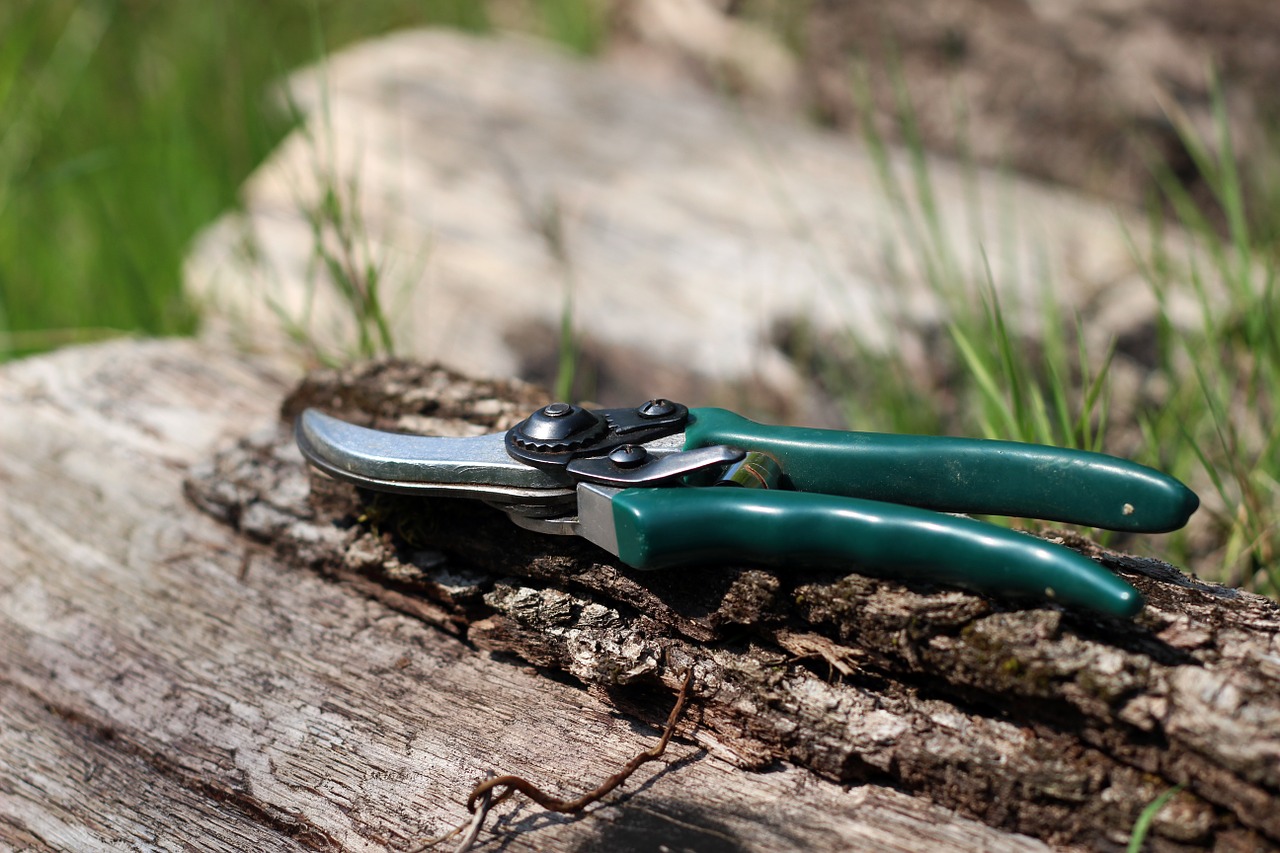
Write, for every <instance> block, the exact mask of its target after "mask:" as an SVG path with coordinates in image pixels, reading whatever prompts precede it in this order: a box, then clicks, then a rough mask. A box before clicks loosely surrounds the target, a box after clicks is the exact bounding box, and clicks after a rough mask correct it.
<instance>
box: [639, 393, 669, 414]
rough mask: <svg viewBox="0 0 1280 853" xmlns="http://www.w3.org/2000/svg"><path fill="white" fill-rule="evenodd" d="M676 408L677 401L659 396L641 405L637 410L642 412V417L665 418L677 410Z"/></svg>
mask: <svg viewBox="0 0 1280 853" xmlns="http://www.w3.org/2000/svg"><path fill="white" fill-rule="evenodd" d="M675 410H676V406H675V403H672V402H671V401H670V400H664V399H662V398H661V397H659V398H658V399H656V400H650V401H649V402H647V403H645V404H643V405H641V406H640V408H639V409H637V410H636V411H638V412H639V413H640V417H642V418H665V417H666V416H667V415H670V414H672V413H673V412H675Z"/></svg>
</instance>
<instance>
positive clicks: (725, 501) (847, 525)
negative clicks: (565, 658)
mask: <svg viewBox="0 0 1280 853" xmlns="http://www.w3.org/2000/svg"><path fill="white" fill-rule="evenodd" d="M612 503H613V521H614V529H615V532H616V534H617V545H618V556H619V557H621V558H622V560H623V562H625V563H627V564H629V565H631V566H633V567H635V568H639V569H660V568H667V567H671V566H676V565H685V564H693V563H698V562H717V561H719V562H724V561H733V560H745V561H748V562H752V563H763V564H771V565H779V566H787V565H807V566H838V567H840V568H843V569H846V570H853V571H857V572H860V573H863V574H870V575H877V576H881V577H892V578H904V579H905V578H919V579H923V580H931V581H938V582H941V583H947V584H953V585H955V586H961V587H966V588H968V589H972V590H975V591H978V592H982V593H987V594H991V595H998V596H999V595H1003V596H1010V595H1013V596H1033V597H1037V598H1046V597H1047V598H1050V599H1053V600H1055V601H1059V602H1062V603H1064V604H1070V605H1076V606H1080V607H1085V608H1089V609H1091V610H1095V611H1098V612H1100V613H1104V614H1107V615H1110V616H1122V617H1130V616H1133V615H1135V614H1136V613H1138V612H1139V611H1140V610H1141V609H1142V606H1143V601H1142V596H1141V595H1139V594H1138V592H1137V591H1136V590H1135V589H1134V588H1133V587H1131V586H1129V585H1128V584H1127V583H1125V582H1124V581H1123V580H1121V579H1120V578H1118V577H1116V576H1115V575H1113V574H1111V573H1110V572H1108V571H1107V570H1106V569H1104V568H1103V567H1102V566H1100V565H1098V564H1097V563H1095V562H1093V561H1092V560H1090V559H1088V558H1086V557H1084V556H1081V555H1080V554H1077V553H1076V552H1074V551H1071V550H1069V549H1067V548H1063V547H1060V546H1057V545H1053V544H1050V543H1048V542H1044V541H1041V540H1039V539H1036V538H1034V537H1032V536H1028V535H1026V534H1023V533H1017V532H1014V531H1012V530H1006V529H1004V528H1000V527H995V526H993V525H991V524H987V523H985V522H982V521H976V520H974V519H970V518H955V517H949V516H943V515H939V514H938V513H935V512H930V511H929V510H922V509H916V508H914V507H908V506H899V505H894V504H886V503H881V502H879V501H868V500H862V499H858V498H842V497H833V496H831V495H823V494H812V493H807V492H789V491H780V490H765V489H735V488H684V487H673V488H665V489H644V488H635V489H627V490H625V491H622V492H619V493H618V494H616V495H614V497H613V501H612Z"/></svg>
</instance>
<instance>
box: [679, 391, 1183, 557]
mask: <svg viewBox="0 0 1280 853" xmlns="http://www.w3.org/2000/svg"><path fill="white" fill-rule="evenodd" d="M711 444H726V445H730V446H733V447H741V448H744V449H748V450H762V451H765V452H767V453H770V454H772V455H773V456H775V457H776V458H777V459H778V461H779V462H780V463H781V464H782V470H783V472H784V473H785V474H786V477H787V478H788V480H789V481H790V483H789V484H788V485H789V487H791V488H794V489H796V490H797V491H801V492H820V493H823V494H828V495H844V496H847V497H856V498H868V499H871V500H877V501H885V502H888V503H893V504H908V505H911V506H918V507H925V508H927V509H933V510H938V511H941V512H963V513H973V514H977V515H1009V516H1018V517H1021V518H1039V519H1045V520H1048V521H1062V522H1066V523H1069V524H1083V525H1088V526H1090V527H1103V528H1107V529H1109V530H1123V531H1132V532H1146V533H1160V532H1164V531H1168V530H1176V529H1177V528H1179V527H1182V526H1183V525H1184V524H1186V523H1187V519H1188V518H1189V517H1190V516H1191V513H1193V512H1195V510H1196V507H1197V506H1199V504H1200V499H1199V498H1198V497H1196V494H1195V492H1193V491H1191V490H1190V489H1188V488H1187V487H1186V486H1184V485H1183V484H1182V483H1181V482H1179V481H1178V480H1175V479H1174V478H1172V477H1169V476H1166V475H1165V474H1162V473H1160V472H1159V471H1155V470H1153V469H1151V468H1147V467H1146V466H1144V465H1138V464H1136V463H1134V462H1129V461H1126V460H1124V459H1117V458H1116V457H1114V456H1107V455H1104V454H1101V453H1089V452H1087V451H1081V450H1063V449H1061V448H1056V447H1046V446H1043V445H1037V444H1021V443H1018V442H1012V441H987V440H983V439H969V438H946V437H938V436H911V435H888V434H881V433H870V432H841V431H838V430H822V429H804V428H799V427H779V426H768V425H765V424H758V423H756V422H754V421H750V420H747V419H746V418H744V417H742V416H740V415H737V414H734V413H733V412H730V411H726V410H724V409H694V410H692V412H691V417H690V422H689V425H688V427H687V429H686V431H685V448H686V449H688V450H692V449H694V448H698V447H705V446H707V445H711Z"/></svg>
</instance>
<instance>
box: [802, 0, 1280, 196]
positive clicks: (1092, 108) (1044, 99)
mask: <svg viewBox="0 0 1280 853" xmlns="http://www.w3.org/2000/svg"><path fill="white" fill-rule="evenodd" d="M803 26H804V31H805V38H804V43H805V59H804V67H803V70H802V72H801V75H802V77H803V81H804V83H803V85H804V86H805V88H806V90H807V92H808V94H807V98H808V99H810V100H811V101H812V102H813V104H814V106H815V108H816V109H817V110H818V111H819V112H821V113H822V114H824V115H825V116H826V117H827V118H828V119H829V120H830V121H832V122H833V123H835V124H837V125H841V126H847V127H849V128H850V129H851V130H852V131H853V132H855V133H858V132H860V130H859V123H860V122H859V119H860V118H861V116H860V115H859V110H858V99H857V97H856V96H855V88H854V86H853V85H851V80H852V77H851V74H850V69H851V67H852V66H854V65H861V66H862V67H863V68H864V69H865V70H866V72H867V76H868V81H869V83H870V94H871V98H872V103H873V105H874V115H873V116H872V118H873V120H874V122H875V123H876V125H877V126H878V127H879V128H880V130H881V131H882V132H884V133H886V134H888V135H890V136H891V137H892V136H893V135H894V134H895V133H896V128H897V125H898V120H899V118H900V115H901V106H900V93H901V92H903V91H905V93H906V94H907V96H908V98H909V99H910V101H911V104H912V115H913V118H914V120H915V121H916V123H917V124H918V126H919V132H920V135H921V137H922V139H923V141H924V144H925V145H926V147H928V148H930V149H931V150H935V151H945V152H950V153H952V154H956V155H961V154H963V155H965V156H972V157H974V158H976V159H977V160H978V161H979V162H984V163H1006V164H1008V165H1009V166H1011V167H1013V168H1014V169H1016V170H1017V171H1019V172H1022V173H1024V174H1029V175H1036V176H1040V177H1044V178H1051V179H1053V180H1055V181H1060V182H1062V183H1065V184H1068V185H1071V186H1075V187H1080V188H1083V189H1086V190H1088V191H1090V192H1094V193H1098V194H1100V195H1104V196H1107V197H1110V198H1117V199H1123V200H1126V201H1129V202H1141V201H1144V200H1145V198H1146V197H1147V196H1148V195H1149V194H1150V193H1151V192H1152V191H1153V189H1154V188H1155V182H1154V181H1153V179H1152V172H1151V169H1150V164H1151V163H1153V162H1156V161H1163V162H1165V163H1167V164H1168V165H1169V167H1170V168H1171V169H1172V171H1173V173H1174V175H1175V177H1177V178H1178V179H1179V180H1182V181H1184V182H1185V183H1187V184H1188V185H1189V186H1190V187H1191V189H1192V190H1193V192H1195V193H1196V194H1198V195H1200V196H1201V197H1202V199H1203V200H1205V201H1206V202H1207V201H1208V200H1209V198H1208V196H1209V194H1208V192H1207V189H1206V188H1203V187H1199V186H1198V180H1199V179H1198V176H1197V174H1196V173H1195V169H1194V168H1193V163H1192V161H1191V158H1190V156H1189V154H1188V153H1187V151H1186V149H1185V147H1184V145H1183V143H1182V141H1181V140H1180V138H1179V134H1178V132H1177V130H1176V129H1175V123H1174V121H1171V118H1174V117H1176V116H1178V115H1181V116H1185V117H1186V119H1187V120H1188V122H1189V123H1190V124H1191V125H1192V126H1193V127H1194V128H1195V130H1196V133H1197V136H1199V137H1200V138H1201V139H1203V140H1204V142H1205V143H1206V144H1207V145H1208V146H1209V147H1210V148H1211V149H1212V148H1215V147H1216V146H1217V143H1218V139H1217V133H1216V130H1215V129H1214V125H1213V118H1212V108H1211V96H1212V90H1213V85H1214V84H1213V74H1212V70H1213V69H1216V71H1217V73H1218V74H1219V75H1220V78H1221V81H1222V89H1223V91H1224V93H1225V95H1226V100H1227V107H1228V116H1229V119H1230V126H1231V129H1232V136H1233V147H1234V156H1236V157H1237V159H1239V160H1240V161H1241V162H1242V163H1243V164H1244V166H1245V168H1246V169H1249V168H1252V167H1253V165H1254V163H1255V161H1256V160H1258V159H1260V158H1263V157H1265V156H1266V155H1267V151H1266V148H1267V146H1266V141H1267V140H1266V134H1265V130H1266V128H1267V126H1268V122H1270V121H1273V120H1274V118H1275V117H1276V116H1277V114H1278V113H1277V110H1280V91H1278V90H1277V89H1276V86H1275V79H1276V74H1277V72H1278V71H1280V4H1277V3H1275V2H1271V0H1222V2H1214V3H1205V2H1197V0H905V2H895V3H880V2H875V0H818V2H814V3H811V4H808V8H807V10H806V12H805V19H804V23H803ZM895 78H896V82H895ZM1259 165H1261V164H1259Z"/></svg>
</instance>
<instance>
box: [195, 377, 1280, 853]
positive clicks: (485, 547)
mask: <svg viewBox="0 0 1280 853" xmlns="http://www.w3.org/2000/svg"><path fill="white" fill-rule="evenodd" d="M544 400H545V398H544V397H542V396H540V395H539V394H538V392H536V390H534V389H531V388H529V387H528V386H524V385H517V384H505V385H498V384H495V383H480V384H477V383H475V382H472V381H469V380H466V379H463V378H462V377H459V376H456V375H453V374H450V373H448V372H447V371H444V370H443V369H440V368H432V367H421V366H418V365H414V364H411V363H396V362H387V363H377V364H371V365H366V366H364V367H361V368H355V369H352V370H349V371H346V372H328V373H321V374H316V375H313V376H312V377H311V378H309V379H308V380H307V381H306V382H304V383H303V385H302V386H301V387H300V388H299V389H298V390H297V391H296V392H295V393H293V394H292V395H291V396H290V397H289V399H288V400H287V401H286V403H285V405H284V408H283V414H284V419H285V421H286V422H287V421H288V420H289V419H290V418H292V417H293V416H294V415H296V413H297V412H298V411H300V410H301V408H302V407H304V406H306V405H320V406H323V407H325V408H328V409H329V410H330V411H333V412H335V413H337V414H339V415H341V416H343V417H346V418H348V419H351V420H357V421H361V422H363V423H366V424H372V425H375V426H378V427H380V428H389V429H404V430H409V431H413V430H422V429H423V428H424V427H425V428H427V429H428V430H429V431H431V432H435V433H442V434H460V433H464V432H474V431H483V430H493V429H501V428H503V427H505V426H507V425H509V424H510V423H512V422H514V421H515V420H516V419H518V418H519V417H521V416H522V414H523V413H527V412H528V411H529V409H530V407H531V406H534V405H537V404H539V403H541V402H543V401H544ZM291 441H292V439H291V437H290V434H289V432H288V430H287V429H282V430H281V431H280V432H278V433H277V434H276V435H275V436H274V437H270V436H267V437H262V438H258V439H253V440H247V441H244V442H242V443H241V444H240V445H238V446H237V447H235V448H232V449H231V450H229V451H227V452H225V453H224V454H222V455H220V456H219V457H218V458H217V459H216V461H215V462H214V463H213V464H212V465H211V466H209V467H207V468H204V469H202V470H200V471H198V472H197V473H196V475H195V476H193V478H192V479H190V480H189V481H188V489H189V494H190V495H191V497H192V498H193V500H194V501H195V502H196V503H197V504H199V505H200V506H202V507H204V508H205V509H206V510H208V511H209V512H210V513H212V514H213V515H215V516H217V517H219V518H222V519H224V520H227V521H230V522H232V523H233V524H235V525H236V526H237V527H238V528H239V530H240V531H241V532H243V533H245V534H247V535H249V536H251V537H254V538H256V539H257V540H259V541H261V542H263V543H266V544H269V545H271V546H273V547H274V548H276V549H277V553H279V554H280V555H281V556H282V557H283V559H285V560H286V561H287V562H289V563H293V564H304V565H309V566H312V567H314V568H316V569H318V570H319V571H320V573H322V574H324V575H327V576H329V577H332V578H335V579H337V580H339V581H341V582H343V583H345V584H348V585H353V586H355V587H357V588H359V589H361V590H362V591H364V592H365V593H367V594H372V595H374V596H375V597H378V598H380V599H381V600H382V601H384V602H385V603H387V604H388V605H390V606H391V607H393V608H396V609H399V610H402V611H404V612H407V613H411V614H413V615H414V616H416V617H417V618H419V619H422V620H424V621H426V622H428V623H430V624H433V625H435V626H437V627H438V628H441V629H443V630H444V631H446V632H448V633H451V634H455V635H457V636H459V637H461V638H463V639H464V640H465V641H466V642H467V643H469V644H472V645H474V646H475V647H478V648H481V649H487V650H490V651H493V652H498V653H503V654H510V655H513V656H515V657H518V658H520V659H523V660H525V661H527V662H529V663H531V664H533V665H535V666H537V667H540V668H542V669H543V670H549V671H553V672H562V673H565V674H567V675H568V676H570V677H571V679H572V680H573V681H576V682H580V683H582V684H585V685H586V686H587V687H588V689H589V690H590V691H591V692H592V693H593V694H594V695H595V696H597V697H598V698H599V699H600V700H601V701H602V702H605V703H607V704H609V705H612V706H613V707H615V708H617V709H618V710H619V711H620V712H622V713H626V714H630V715H634V716H636V717H638V718H640V719H644V720H646V721H648V722H649V723H651V724H654V725H656V724H658V723H659V722H660V721H661V719H662V717H663V716H664V715H665V713H666V707H667V703H666V702H657V701H655V700H654V699H653V693H652V690H653V688H654V687H656V686H658V685H661V686H663V687H665V688H666V690H667V691H668V692H672V691H674V690H675V688H676V687H677V686H678V684H679V683H680V681H681V678H682V675H683V673H684V672H685V671H686V670H687V669H688V668H689V667H692V668H693V670H694V673H695V681H694V691H693V698H692V700H691V702H692V706H693V708H694V719H696V721H697V728H696V730H695V731H693V732H692V737H694V738H695V739H696V741H697V742H698V743H699V744H701V745H702V746H704V747H706V748H707V749H708V750H709V751H710V752H711V753H712V754H713V755H715V756H717V757H720V758H723V759H724V760H726V761H729V762H731V763H733V764H735V765H737V766H739V767H742V768H749V769H764V768H769V767H777V766H791V765H794V766H799V767H803V768H806V769H807V770H809V771H811V772H812V773H813V774H815V775H816V776H817V777H820V778H823V779H826V780H830V781H831V782H835V783H839V784H845V785H849V784H853V785H861V784H890V785H893V786H895V787H897V788H900V789H903V790H906V791H910V792H912V793H915V794H918V795H921V796H924V797H926V798H927V799H929V800H930V801H932V802H934V803H937V804H939V805H941V806H944V807H946V808H949V809H954V810H957V811H959V812H961V813H964V814H967V815H970V816H972V817H975V818H978V819H980V820H982V821H985V822H986V823H988V824H990V825H991V826H993V827H998V828H1001V829H1005V830H1008V831H1012V832H1017V833H1023V834H1028V835H1032V836H1035V837H1038V838H1040V839H1042V840H1044V841H1046V842H1049V843H1052V844H1065V845H1082V846H1086V847H1088V848H1091V849H1107V848H1109V847H1115V846H1117V845H1123V844H1124V843H1125V842H1126V841H1127V839H1128V836H1129V833H1130V830H1131V828H1132V827H1133V825H1134V823H1135V821H1137V819H1138V817H1139V815H1140V814H1141V813H1142V811H1143V810H1144V809H1145V808H1146V806H1147V805H1148V804H1149V803H1151V802H1152V801H1153V800H1155V799H1156V798H1157V797H1158V796H1159V795H1160V794H1161V793H1163V792H1164V791H1166V790H1168V789H1170V788H1172V787H1174V786H1181V788H1180V790H1179V792H1178V793H1177V794H1176V796H1174V797H1173V799H1172V800H1171V801H1170V803H1169V804H1168V806H1167V807H1165V808H1164V809H1162V810H1161V811H1160V812H1159V813H1158V814H1157V816H1156V820H1155V824H1154V829H1153V832H1154V838H1155V843H1156V849H1183V848H1185V847H1196V848H1200V847H1210V848H1213V849H1222V850H1237V849H1241V850H1243V849H1250V850H1252V849H1275V848H1276V847H1277V845H1278V843H1280V810H1277V809H1276V805H1277V800H1276V792H1277V790H1278V789H1280V691H1278V690H1277V688H1278V687H1280V607H1277V605H1276V604H1275V603H1274V602H1272V601H1270V600H1268V599H1265V598H1262V597H1259V596H1256V595H1251V594H1248V593H1244V592H1240V591H1237V590H1231V589H1226V588H1223V587H1220V586H1215V585H1212V584H1206V583H1201V582H1199V581H1196V580H1195V579H1192V578H1187V577H1185V576H1183V575H1182V574H1181V573H1179V572H1178V571H1177V570H1176V569H1174V568H1173V567H1170V566H1168V565H1165V564H1162V563H1159V562H1157V561H1154V560H1149V559H1142V558H1137V557H1132V556H1127V555H1124V554H1120V553H1117V552H1113V551H1108V550H1106V549H1103V548H1100V547H1099V546H1097V545H1095V544H1093V543H1091V542H1089V541H1087V540H1085V539H1083V538H1080V537H1079V536H1076V535H1066V536H1064V537H1063V538H1064V541H1065V543H1066V544H1068V545H1070V546H1072V547H1075V548H1077V549H1079V550H1081V551H1083V552H1085V553H1086V554H1088V555H1090V556H1092V557H1094V558H1096V559H1098V560H1100V561H1101V562H1103V563H1104V564H1105V565H1107V566H1108V567H1110V568H1111V569H1113V570H1114V571H1117V572H1118V573H1120V574H1122V575H1123V576H1124V577H1125V578H1126V579H1128V580H1130V581H1131V582H1132V583H1134V584H1135V585H1136V586H1137V587H1138V588H1139V589H1140V590H1141V591H1142V592H1143V594H1144V595H1145V596H1146V597H1147V600H1148V605H1147V607H1146V609H1145V610H1144V612H1143V613H1142V614H1141V615H1140V616H1139V617H1138V618H1137V619H1135V620H1133V621H1121V620H1112V619H1103V618H1099V617H1095V616H1092V615H1090V614H1086V613H1081V612H1076V611H1071V610H1064V609H1062V608H1060V607H1057V606H1054V605H1048V604H1045V605H1038V606H1037V605H1034V604H1025V603H1024V604H1017V603H1009V602H1001V601H995V600H991V599H987V598H984V597H981V596H977V595H973V594H970V593H966V592H961V591H957V590H952V589H946V588H940V587H934V586H929V585H922V584H915V583H897V582H893V581H886V580H875V579H870V578H865V577H861V576H858V575H849V576H846V577H839V576H833V575H832V574H831V573H830V572H814V571H809V570H806V569H805V568H804V567H802V566H795V567H793V568H791V569H790V570H788V571H766V570H761V569H752V568H745V567H738V566H721V567H706V568H700V569H698V570H697V571H682V572H671V573H643V572H636V571H633V570H630V569H627V568H625V567H622V566H620V565H618V564H617V563H615V562H612V561H611V560H610V558H609V557H608V555H606V554H604V553H603V552H601V551H600V550H599V549H596V548H595V547H594V546H591V545H590V544H587V543H585V542H582V541H580V540H576V539H573V538H566V537H549V536H542V535H538V534H535V533H530V532H527V531H523V530H521V529H519V528H516V527H515V526H513V525H512V524H510V523H509V521H508V520H507V519H506V518H505V517H504V516H503V515H501V514H500V513H498V512H496V511H494V510H490V509H488V508H486V507H484V506H483V505H481V504H479V503H476V502H470V501H450V500H434V501H423V500H421V499H408V498H402V497H394V496H387V495H372V494H362V493H359V492H357V490H355V489H352V488H350V487H347V486H342V485H339V484H336V483H334V482H332V481H330V480H328V479H326V478H322V477H318V476H317V477H314V478H313V481H312V497H311V500H310V501H309V502H306V501H303V500H302V499H301V497H300V495H302V493H303V492H304V491H305V490H304V488H303V487H302V485H301V484H300V482H299V478H300V477H301V476H302V473H301V471H300V468H299V465H298V462H297V460H296V458H295V457H294V456H293V453H292V450H291ZM281 494H284V495H286V496H288V497H287V500H285V501H282V500H281V499H280V497H279V496H280V495H281ZM682 731H687V729H682Z"/></svg>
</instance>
